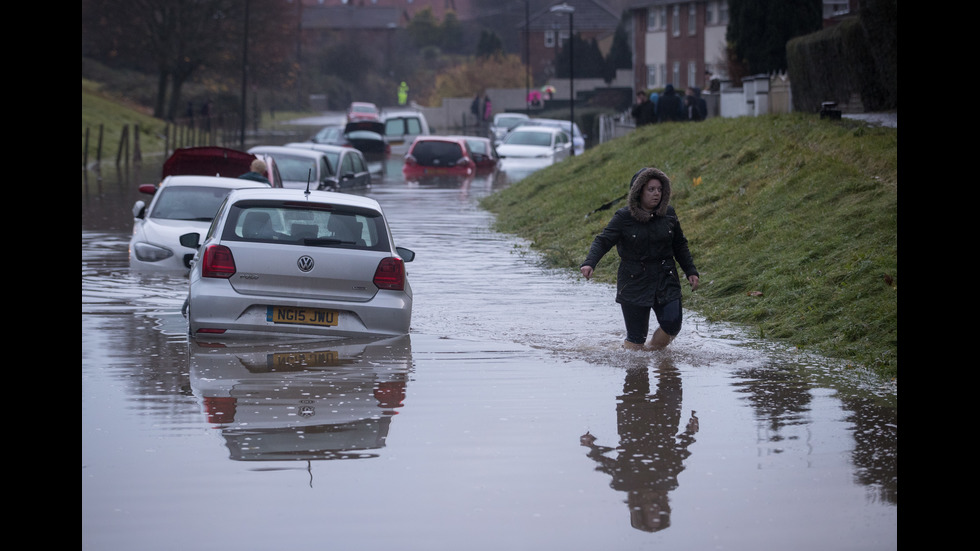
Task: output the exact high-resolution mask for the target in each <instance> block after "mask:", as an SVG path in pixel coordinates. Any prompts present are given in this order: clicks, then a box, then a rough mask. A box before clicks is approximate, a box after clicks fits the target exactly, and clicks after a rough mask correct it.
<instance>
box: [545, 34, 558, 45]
mask: <svg viewBox="0 0 980 551" xmlns="http://www.w3.org/2000/svg"><path fill="white" fill-rule="evenodd" d="M544 47H545V48H554V47H555V31H545V32H544Z"/></svg>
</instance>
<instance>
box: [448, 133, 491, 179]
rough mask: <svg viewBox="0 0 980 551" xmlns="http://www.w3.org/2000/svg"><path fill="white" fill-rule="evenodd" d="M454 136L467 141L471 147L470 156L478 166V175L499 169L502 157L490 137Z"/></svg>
mask: <svg viewBox="0 0 980 551" xmlns="http://www.w3.org/2000/svg"><path fill="white" fill-rule="evenodd" d="M453 137H454V138H459V139H461V140H463V141H464V142H466V145H467V147H469V149H470V156H471V157H472V158H473V164H474V165H475V166H476V175H478V176H485V175H487V174H492V173H493V172H494V171H495V170H497V165H498V164H499V162H500V157H499V156H498V155H497V149H496V148H495V147H494V145H493V142H492V141H490V138H483V137H480V136H453Z"/></svg>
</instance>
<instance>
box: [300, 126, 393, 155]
mask: <svg viewBox="0 0 980 551" xmlns="http://www.w3.org/2000/svg"><path fill="white" fill-rule="evenodd" d="M384 128H385V127H384V124H383V123H382V122H381V121H369V120H360V121H353V122H349V123H347V124H343V125H340V124H331V125H328V126H325V127H323V128H321V129H320V130H318V131H317V133H316V134H314V135H313V137H312V138H310V142H312V143H318V144H330V145H343V146H347V147H353V148H355V149H358V150H360V152H361V153H364V156H365V157H368V158H370V159H371V160H381V159H384V158H385V157H387V156H388V154H389V153H391V148H390V147H389V146H388V140H387V138H385V135H384Z"/></svg>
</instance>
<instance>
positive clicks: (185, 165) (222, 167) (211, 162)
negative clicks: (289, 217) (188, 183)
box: [162, 146, 282, 187]
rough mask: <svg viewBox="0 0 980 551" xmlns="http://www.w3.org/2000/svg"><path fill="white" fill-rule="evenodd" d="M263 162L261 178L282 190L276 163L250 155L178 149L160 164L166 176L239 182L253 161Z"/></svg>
mask: <svg viewBox="0 0 980 551" xmlns="http://www.w3.org/2000/svg"><path fill="white" fill-rule="evenodd" d="M255 159H262V160H263V161H265V166H266V173H265V174H264V176H265V177H266V179H267V180H269V183H270V185H271V186H272V187H282V176H280V175H279V167H278V166H277V165H276V162H275V160H274V159H273V158H272V157H270V156H268V155H253V154H252V153H246V152H244V151H238V150H237V149H229V148H227V147H217V146H202V147H184V148H180V149H177V150H175V151H174V152H173V154H172V155H171V156H170V157H169V158H168V159H167V160H166V161H165V162H164V163H163V176H162V177H163V178H166V177H167V176H224V177H226V178H238V177H239V176H241V175H242V174H245V173H246V172H249V171H250V170H251V165H252V161H254V160H255Z"/></svg>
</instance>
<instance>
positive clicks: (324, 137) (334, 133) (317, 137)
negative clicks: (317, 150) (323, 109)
mask: <svg viewBox="0 0 980 551" xmlns="http://www.w3.org/2000/svg"><path fill="white" fill-rule="evenodd" d="M346 127H347V125H346V124H328V125H327V126H324V127H323V128H321V129H319V130H317V132H316V134H313V137H312V138H310V141H311V142H313V143H325V144H332V145H346V144H347V143H348V142H347V137H346V136H344V128H346Z"/></svg>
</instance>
